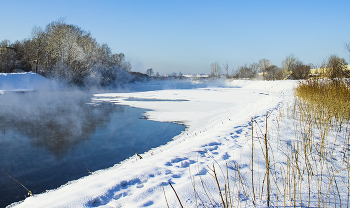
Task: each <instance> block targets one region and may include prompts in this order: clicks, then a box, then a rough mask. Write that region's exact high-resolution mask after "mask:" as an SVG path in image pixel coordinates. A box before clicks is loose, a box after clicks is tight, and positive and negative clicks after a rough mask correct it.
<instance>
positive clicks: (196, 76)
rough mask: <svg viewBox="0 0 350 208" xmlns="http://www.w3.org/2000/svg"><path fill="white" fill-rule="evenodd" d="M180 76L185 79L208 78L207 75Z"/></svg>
mask: <svg viewBox="0 0 350 208" xmlns="http://www.w3.org/2000/svg"><path fill="white" fill-rule="evenodd" d="M182 76H183V77H186V78H209V75H208V74H184V75H182Z"/></svg>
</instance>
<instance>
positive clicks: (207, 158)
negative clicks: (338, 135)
mask: <svg viewBox="0 0 350 208" xmlns="http://www.w3.org/2000/svg"><path fill="white" fill-rule="evenodd" d="M295 83H296V82H294V81H230V82H226V83H220V85H216V86H215V85H214V84H213V86H209V85H206V86H202V87H201V88H196V87H195V85H193V86H192V85H191V86H190V87H185V89H176V88H177V87H176V84H174V83H173V82H172V83H171V85H172V87H170V88H169V89H164V90H162V89H161V87H159V89H158V90H156V91H143V92H128V93H108V94H107V93H105V94H95V99H96V100H104V101H109V102H113V103H118V104H123V105H130V106H134V107H138V108H145V109H151V110H152V111H148V112H147V113H146V115H145V116H146V117H147V118H148V119H151V120H156V121H170V122H178V123H183V124H185V125H186V126H187V127H188V128H187V131H185V132H184V133H182V134H181V135H178V136H177V137H175V138H174V139H173V141H172V142H169V143H168V144H167V145H164V146H160V147H158V148H156V149H153V150H150V151H149V152H146V153H144V154H141V156H142V158H143V159H139V157H137V156H136V155H135V156H134V157H132V158H130V159H128V160H126V161H124V162H122V163H121V164H116V165H115V166H114V167H111V168H109V169H107V170H101V171H96V172H94V173H93V174H92V175H89V176H87V177H84V178H81V179H79V180H76V181H72V182H70V183H68V184H66V185H63V186H62V187H60V188H58V189H56V190H51V191H48V192H47V193H43V194H39V195H35V196H34V197H28V198H27V199H26V200H25V201H24V202H21V203H18V204H16V205H15V207H166V206H167V204H166V201H165V197H164V193H163V189H162V183H163V184H164V190H165V193H166V198H167V200H168V203H169V205H170V207H179V204H178V201H177V199H176V196H175V194H174V192H173V191H172V189H171V187H170V186H169V185H168V182H171V183H172V184H173V186H174V188H175V189H176V191H177V193H178V195H179V197H180V199H181V202H182V204H183V206H184V207H195V206H196V201H195V197H194V191H193V185H192V182H191V177H193V176H194V177H195V183H196V186H200V180H199V176H201V178H202V179H203V180H204V181H205V183H206V186H208V190H210V191H211V192H212V193H217V186H216V184H215V181H214V180H213V178H212V177H211V176H210V175H209V174H208V173H207V171H209V167H212V166H213V164H214V163H215V164H216V165H217V168H218V169H219V166H221V168H222V169H223V170H224V171H226V170H225V166H226V163H227V164H228V166H229V168H228V171H229V174H230V173H231V174H233V175H234V168H233V167H234V165H233V162H234V161H236V162H238V163H240V164H242V168H243V169H244V168H246V169H247V168H249V164H250V157H249V155H250V151H249V148H248V146H247V141H248V140H249V138H247V137H249V131H250V130H249V128H250V126H249V122H250V119H251V118H252V117H255V119H256V120H257V121H259V120H261V122H263V121H264V115H265V114H266V112H267V111H272V112H273V114H272V116H271V117H270V118H273V116H275V117H276V114H277V110H276V109H277V108H278V107H279V106H283V105H287V104H288V103H289V102H291V100H292V90H293V87H294V85H295ZM159 84H160V85H162V84H166V83H159ZM144 85H145V84H144ZM130 98H132V99H130ZM152 99H153V101H152ZM172 100H175V101H176V100H181V102H173V101H172ZM286 125H290V124H288V123H287V124H286ZM286 136H289V135H288V134H287V135H286ZM261 160H262V159H261ZM260 162H261V161H260ZM255 165H256V167H258V166H260V168H261V170H262V169H263V166H262V165H261V164H260V165H259V161H257V164H255ZM261 170H260V171H261ZM220 174H221V171H220ZM221 175H222V174H221ZM257 177H258V176H257ZM261 177H263V175H262V176H261ZM219 180H220V181H221V183H222V184H223V180H224V178H223V177H220V178H219ZM200 194H204V193H200ZM213 197H214V199H215V201H216V202H218V203H220V201H221V200H220V198H219V195H218V194H215V195H213ZM197 200H198V199H197ZM257 202H258V201H257ZM206 203H209V202H206ZM244 203H245V205H246V206H247V207H249V206H253V204H252V202H251V201H249V200H245V202H244ZM261 203H264V202H261Z"/></svg>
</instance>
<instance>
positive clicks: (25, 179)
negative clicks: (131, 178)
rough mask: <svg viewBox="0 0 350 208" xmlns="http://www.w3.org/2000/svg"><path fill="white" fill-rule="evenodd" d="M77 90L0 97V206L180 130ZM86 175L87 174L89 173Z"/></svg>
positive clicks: (147, 147) (151, 145)
mask: <svg viewBox="0 0 350 208" xmlns="http://www.w3.org/2000/svg"><path fill="white" fill-rule="evenodd" d="M91 97H92V95H91V94H89V93H86V92H81V91H69V92H67V91H61V92H54V93H52V92H50V93H45V94H44V93H36V92H34V93H33V92H32V93H24V94H19V93H12V94H11V93H8V94H5V95H0V158H1V159H0V170H1V173H0V207H4V206H6V205H9V204H10V203H12V202H15V201H20V200H23V199H24V196H25V195H27V194H28V193H27V191H26V190H25V188H23V187H22V186H21V185H20V184H18V183H17V182H16V181H14V180H13V179H11V178H10V177H9V176H7V175H6V174H4V172H5V173H7V174H8V175H10V176H12V177H13V178H15V179H16V180H18V181H19V182H20V183H22V184H23V185H24V186H25V187H27V188H28V189H29V190H30V191H32V192H33V194H38V193H42V192H45V191H46V190H49V189H54V188H57V187H59V186H61V185H63V184H65V183H67V182H68V181H71V180H75V179H78V178H80V177H83V176H86V175H88V174H89V171H91V172H92V171H96V170H99V169H104V168H108V167H111V166H113V165H114V164H117V163H119V162H120V161H122V160H125V159H127V158H129V157H130V156H132V155H135V152H137V153H143V152H145V151H148V150H150V149H151V148H154V147H158V146H160V145H163V144H166V143H167V142H168V141H170V140H171V139H172V138H173V137H174V136H176V135H178V134H180V133H181V131H184V130H185V127H184V126H182V125H177V124H173V123H164V122H163V123H162V122H155V121H150V120H145V119H143V115H142V114H143V113H144V112H145V110H144V109H137V108H132V107H128V106H121V105H115V104H111V103H104V102H101V103H91ZM88 170H89V171H88Z"/></svg>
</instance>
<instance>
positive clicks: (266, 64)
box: [259, 59, 272, 79]
mask: <svg viewBox="0 0 350 208" xmlns="http://www.w3.org/2000/svg"><path fill="white" fill-rule="evenodd" d="M271 65H272V64H271V61H269V60H268V59H260V60H259V68H260V72H262V73H263V77H264V79H266V69H267V68H268V67H269V66H271Z"/></svg>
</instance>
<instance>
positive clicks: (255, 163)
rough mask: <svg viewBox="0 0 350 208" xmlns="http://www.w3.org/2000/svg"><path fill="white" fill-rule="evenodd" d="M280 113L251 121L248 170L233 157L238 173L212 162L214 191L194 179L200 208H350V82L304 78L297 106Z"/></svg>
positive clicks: (201, 181)
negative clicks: (214, 164)
mask: <svg viewBox="0 0 350 208" xmlns="http://www.w3.org/2000/svg"><path fill="white" fill-rule="evenodd" d="M278 111H279V112H278V113H275V114H274V115H275V116H276V115H277V116H276V117H275V118H270V115H271V112H270V113H267V114H266V117H265V118H264V120H262V119H260V121H257V120H255V119H252V120H251V125H250V128H251V129H250V130H251V135H250V137H247V142H246V144H247V145H249V150H250V151H251V154H250V156H248V157H251V158H250V163H251V164H250V170H249V171H247V170H246V169H241V165H242V166H246V164H239V162H237V161H233V162H232V161H228V163H229V164H233V165H232V167H231V169H234V170H235V171H234V174H232V172H231V173H229V172H228V171H227V169H228V168H227V166H226V171H221V173H218V172H217V171H215V167H214V166H213V168H211V169H210V170H209V172H208V173H209V174H210V175H211V176H212V178H213V180H214V182H215V183H216V185H217V187H218V189H217V190H218V191H217V192H215V193H210V191H209V189H208V188H207V185H206V183H209V182H208V181H206V180H204V179H203V178H202V177H201V176H200V175H199V174H198V175H199V183H197V184H199V185H196V183H195V178H194V177H193V178H191V180H192V185H193V189H194V195H195V198H196V205H195V207H225V208H226V207H247V206H254V207H266V206H267V207H270V206H272V207H349V206H350V163H349V162H350V125H349V119H350V89H349V82H348V81H347V80H340V79H333V80H307V81H303V82H300V83H299V84H298V86H297V87H296V89H295V100H294V102H293V104H291V105H289V107H287V108H280V109H278ZM284 120H292V121H293V127H288V128H291V129H292V132H294V136H293V135H292V136H291V137H290V138H289V139H287V137H286V135H283V134H285V133H286V132H284V131H285V130H286V127H285V126H283V121H284ZM271 122H272V123H271ZM287 123H290V122H287ZM281 126H283V127H281ZM214 162H216V161H214ZM216 163H217V162H216ZM262 164H264V166H262ZM217 165H218V163H217ZM219 168H220V167H219ZM229 168H230V167H229ZM259 168H260V169H259ZM220 169H221V168H220ZM219 178H221V179H222V180H218V179H219ZM200 189H202V190H204V191H201V190H200ZM199 192H201V193H203V192H204V193H205V197H203V195H201V194H199ZM214 198H216V199H221V200H216V201H215V200H214ZM179 200H180V199H179Z"/></svg>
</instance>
